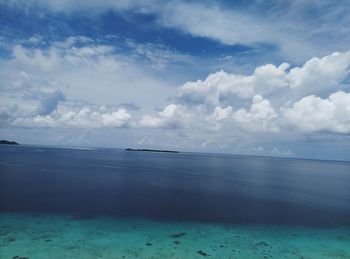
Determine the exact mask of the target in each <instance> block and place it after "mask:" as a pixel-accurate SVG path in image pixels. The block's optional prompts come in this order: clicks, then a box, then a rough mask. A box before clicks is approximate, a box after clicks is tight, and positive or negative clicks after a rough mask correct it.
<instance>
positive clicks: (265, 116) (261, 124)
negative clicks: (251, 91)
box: [233, 95, 279, 132]
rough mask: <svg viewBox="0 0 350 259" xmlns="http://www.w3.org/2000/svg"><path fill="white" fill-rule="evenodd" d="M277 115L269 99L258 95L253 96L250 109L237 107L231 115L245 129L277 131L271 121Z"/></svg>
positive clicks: (276, 127)
mask: <svg viewBox="0 0 350 259" xmlns="http://www.w3.org/2000/svg"><path fill="white" fill-rule="evenodd" d="M276 117H278V115H277V113H276V112H275V110H274V108H273V107H272V106H271V104H270V102H269V100H267V99H264V98H263V97H262V96H260V95H255V96H254V97H253V101H252V105H251V107H250V110H249V111H247V110H246V109H239V110H238V111H236V112H235V113H234V115H233V119H234V120H235V122H236V123H237V124H236V125H237V126H238V127H240V128H243V129H244V130H246V131H254V132H260V131H262V132H264V131H267V132H278V131H279V128H278V126H277V125H275V122H274V121H273V120H274V119H276Z"/></svg>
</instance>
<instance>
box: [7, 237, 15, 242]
mask: <svg viewBox="0 0 350 259" xmlns="http://www.w3.org/2000/svg"><path fill="white" fill-rule="evenodd" d="M14 241H16V238H14V237H9V238H6V239H5V243H10V242H14Z"/></svg>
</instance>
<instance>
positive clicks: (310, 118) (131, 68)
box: [0, 0, 350, 160]
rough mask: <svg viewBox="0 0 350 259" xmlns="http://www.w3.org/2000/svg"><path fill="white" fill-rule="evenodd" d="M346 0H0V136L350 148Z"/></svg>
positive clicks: (259, 151) (182, 146)
mask: <svg viewBox="0 0 350 259" xmlns="http://www.w3.org/2000/svg"><path fill="white" fill-rule="evenodd" d="M349 13H350V1H348V0H344V1H332V0H323V1H318V0H293V1H292V0H265V1H263V0H252V1H247V0H236V1H195V0H193V1H181V0H173V1H172V0H170V1H157V0H148V1H143V0H138V1H136V0H135V1H134V0H120V1H113V0H105V1H99V0H86V1H78V0H51V1H44V0H0V91H1V95H0V138H1V139H8V140H15V141H17V142H19V143H23V144H37V145H59V146H80V147H112V148H127V147H132V148H160V149H172V150H180V151H189V152H209V153H211V152H213V153H229V154H243V155H258V156H260V155H261V156H278V157H300V158H315V159H335V160H350V15H349Z"/></svg>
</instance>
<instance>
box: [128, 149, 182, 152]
mask: <svg viewBox="0 0 350 259" xmlns="http://www.w3.org/2000/svg"><path fill="white" fill-rule="evenodd" d="M125 150H126V151H144V152H165V153H179V151H174V150H160V149H145V148H126V149H125Z"/></svg>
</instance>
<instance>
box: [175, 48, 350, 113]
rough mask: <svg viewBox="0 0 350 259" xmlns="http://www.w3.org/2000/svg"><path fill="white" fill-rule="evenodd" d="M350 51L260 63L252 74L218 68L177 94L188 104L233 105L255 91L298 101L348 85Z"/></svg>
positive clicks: (184, 86)
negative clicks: (299, 62)
mask: <svg viewBox="0 0 350 259" xmlns="http://www.w3.org/2000/svg"><path fill="white" fill-rule="evenodd" d="M349 67H350V51H347V52H343V53H339V52H335V53H333V54H331V55H329V56H325V57H323V58H312V59H310V60H309V61H307V62H305V64H304V65H303V66H301V67H294V68H291V69H290V70H288V69H289V68H290V65H289V64H287V63H282V64H281V65H279V66H278V67H277V66H275V65H272V64H267V65H263V66H259V67H257V68H256V69H255V71H254V73H253V74H251V75H247V76H245V75H240V74H230V73H227V72H224V71H219V72H216V73H212V74H210V75H209V76H208V77H207V78H206V79H205V80H203V81H202V80H198V81H194V82H193V81H190V82H187V83H185V84H184V85H183V86H181V87H180V88H179V89H178V92H177V98H178V99H179V100H180V101H182V102H184V103H187V104H188V105H206V106H211V107H212V106H217V105H219V104H220V103H224V104H226V105H232V103H234V102H237V99H247V98H251V97H253V96H254V95H262V96H273V98H274V100H272V102H275V101H276V102H281V101H283V102H287V101H288V100H289V101H295V100H297V99H299V98H300V97H304V96H305V94H310V93H322V94H324V93H328V94H329V93H331V92H333V91H334V90H337V89H339V88H343V87H345V86H346V85H345V84H344V83H343V81H344V80H345V79H346V78H347V77H348V76H349Z"/></svg>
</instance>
